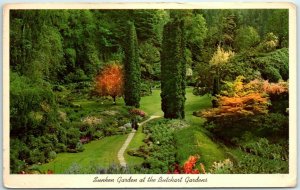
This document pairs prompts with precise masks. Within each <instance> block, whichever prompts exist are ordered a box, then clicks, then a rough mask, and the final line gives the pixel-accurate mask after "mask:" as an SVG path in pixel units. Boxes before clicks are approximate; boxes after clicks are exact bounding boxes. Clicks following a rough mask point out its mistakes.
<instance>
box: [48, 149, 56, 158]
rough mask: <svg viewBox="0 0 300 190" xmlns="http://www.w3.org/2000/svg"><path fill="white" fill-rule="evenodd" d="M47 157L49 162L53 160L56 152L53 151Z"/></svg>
mask: <svg viewBox="0 0 300 190" xmlns="http://www.w3.org/2000/svg"><path fill="white" fill-rule="evenodd" d="M48 157H49V159H50V160H53V159H55V158H56V152H55V151H51V152H49V154H48Z"/></svg>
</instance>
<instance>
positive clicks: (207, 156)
mask: <svg viewBox="0 0 300 190" xmlns="http://www.w3.org/2000/svg"><path fill="white" fill-rule="evenodd" d="M186 98H187V100H186V104H185V111H186V113H185V120H186V122H187V123H188V124H189V125H190V126H189V127H187V128H184V129H182V130H180V131H178V132H177V133H176V134H175V136H176V141H177V150H178V152H177V159H178V161H179V162H180V163H181V164H183V163H184V162H185V161H186V160H187V159H188V157H189V156H190V155H196V154H198V155H199V156H200V162H202V163H203V164H204V165H205V166H206V168H209V167H210V166H211V165H212V164H213V162H215V161H220V160H224V159H225V158H226V157H225V152H224V150H223V148H222V147H221V146H220V145H219V144H218V143H216V142H214V141H212V140H211V138H210V137H209V132H208V131H207V130H206V129H204V128H203V127H202V125H203V123H204V119H203V118H200V117H196V116H193V112H194V111H199V110H201V109H206V108H209V107H211V100H210V97H209V96H208V95H205V96H195V95H193V93H192V88H187V89H186Z"/></svg>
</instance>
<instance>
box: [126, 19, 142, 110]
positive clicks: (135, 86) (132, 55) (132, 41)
mask: <svg viewBox="0 0 300 190" xmlns="http://www.w3.org/2000/svg"><path fill="white" fill-rule="evenodd" d="M124 45H125V47H124V50H125V60H124V66H125V89H124V97H125V98H124V99H125V103H126V105H127V106H134V107H140V99H141V97H140V88H141V69H140V64H139V60H138V56H139V55H138V47H137V46H138V43H137V35H136V30H135V26H134V24H133V23H132V22H128V31H127V40H126V41H125V43H124Z"/></svg>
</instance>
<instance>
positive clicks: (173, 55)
mask: <svg viewBox="0 0 300 190" xmlns="http://www.w3.org/2000/svg"><path fill="white" fill-rule="evenodd" d="M183 27H184V21H183V20H181V19H176V18H175V19H174V20H173V21H171V22H169V23H167V24H166V25H165V27H164V32H163V44H162V48H163V49H162V54H161V98H162V110H163V112H164V117H165V118H181V119H182V118H184V104H185V99H186V98H185V86H186V84H185V83H186V82H185V77H186V66H185V60H184V49H185V40H184V30H183V29H184V28H183Z"/></svg>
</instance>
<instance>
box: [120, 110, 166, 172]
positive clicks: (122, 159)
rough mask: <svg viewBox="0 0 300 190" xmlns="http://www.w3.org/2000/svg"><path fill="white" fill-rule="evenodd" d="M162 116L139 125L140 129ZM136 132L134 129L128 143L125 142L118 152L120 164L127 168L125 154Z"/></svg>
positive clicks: (153, 117) (127, 140)
mask: <svg viewBox="0 0 300 190" xmlns="http://www.w3.org/2000/svg"><path fill="white" fill-rule="evenodd" d="M159 117H161V116H155V115H153V116H151V117H150V118H149V119H147V120H146V121H143V122H142V123H140V124H139V127H141V126H142V125H143V124H145V123H147V122H148V121H150V120H152V119H155V118H159ZM135 132H136V130H134V129H132V132H131V133H129V135H128V137H127V139H126V141H125V142H124V144H123V145H122V147H121V149H120V150H119V152H118V160H119V162H120V165H121V166H122V167H126V165H127V164H126V161H125V158H124V153H125V150H126V149H127V147H128V145H129V143H130V142H131V140H132V138H133V136H134V134H135Z"/></svg>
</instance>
